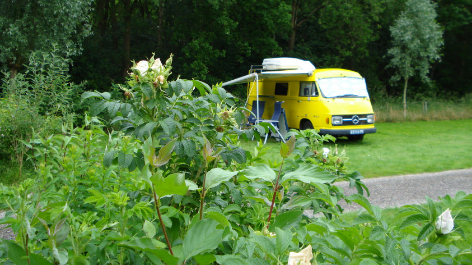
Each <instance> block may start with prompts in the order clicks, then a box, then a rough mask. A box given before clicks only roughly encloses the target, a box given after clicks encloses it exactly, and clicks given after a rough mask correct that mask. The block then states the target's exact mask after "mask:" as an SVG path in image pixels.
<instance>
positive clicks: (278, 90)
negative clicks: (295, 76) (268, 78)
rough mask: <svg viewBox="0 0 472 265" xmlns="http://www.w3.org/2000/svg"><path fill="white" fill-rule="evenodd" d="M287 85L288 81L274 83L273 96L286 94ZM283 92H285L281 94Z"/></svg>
mask: <svg viewBox="0 0 472 265" xmlns="http://www.w3.org/2000/svg"><path fill="white" fill-rule="evenodd" d="M278 85H286V86H278ZM288 87H289V83H288V82H280V83H279V82H277V83H275V89H274V95H275V96H288ZM281 92H282V93H281ZM283 92H285V94H283Z"/></svg>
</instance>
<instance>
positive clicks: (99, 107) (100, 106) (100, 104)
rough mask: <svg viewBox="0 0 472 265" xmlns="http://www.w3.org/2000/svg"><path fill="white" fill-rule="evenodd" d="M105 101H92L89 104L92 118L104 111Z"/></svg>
mask: <svg viewBox="0 0 472 265" xmlns="http://www.w3.org/2000/svg"><path fill="white" fill-rule="evenodd" d="M106 103H107V102H106V101H103V100H100V101H94V102H92V104H90V112H89V114H90V116H92V117H94V116H97V115H98V114H100V113H101V112H102V111H103V110H104V109H106V107H107V105H106Z"/></svg>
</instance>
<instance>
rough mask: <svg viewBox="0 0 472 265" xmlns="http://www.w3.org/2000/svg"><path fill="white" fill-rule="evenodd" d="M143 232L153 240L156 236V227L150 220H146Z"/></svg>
mask: <svg viewBox="0 0 472 265" xmlns="http://www.w3.org/2000/svg"><path fill="white" fill-rule="evenodd" d="M143 231H144V233H146V236H147V237H149V238H153V237H154V236H155V235H156V227H155V226H154V225H153V224H152V223H151V222H149V221H148V220H144V224H143Z"/></svg>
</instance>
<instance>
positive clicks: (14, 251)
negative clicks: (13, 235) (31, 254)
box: [2, 239, 28, 265]
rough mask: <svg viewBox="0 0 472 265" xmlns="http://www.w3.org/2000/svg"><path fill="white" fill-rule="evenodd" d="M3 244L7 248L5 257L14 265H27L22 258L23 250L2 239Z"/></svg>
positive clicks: (24, 254) (24, 253)
mask: <svg viewBox="0 0 472 265" xmlns="http://www.w3.org/2000/svg"><path fill="white" fill-rule="evenodd" d="M2 242H3V244H4V245H5V246H6V247H7V248H8V254H7V257H8V258H9V259H10V260H11V261H13V263H14V264H15V265H28V261H27V260H26V259H23V258H22V257H24V256H26V252H25V250H24V249H23V248H22V247H20V246H19V245H17V244H16V243H14V242H13V241H11V240H5V239H2Z"/></svg>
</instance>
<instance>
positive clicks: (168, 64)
mask: <svg viewBox="0 0 472 265" xmlns="http://www.w3.org/2000/svg"><path fill="white" fill-rule="evenodd" d="M172 56H174V55H173V54H171V55H170V57H169V59H167V61H166V66H167V67H169V66H171V65H172Z"/></svg>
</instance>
